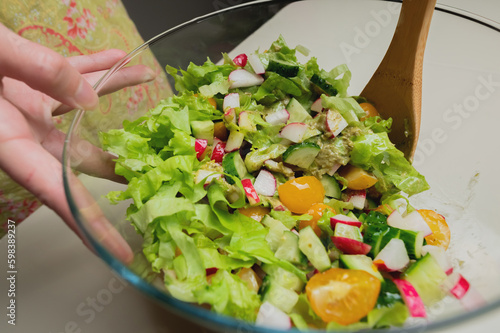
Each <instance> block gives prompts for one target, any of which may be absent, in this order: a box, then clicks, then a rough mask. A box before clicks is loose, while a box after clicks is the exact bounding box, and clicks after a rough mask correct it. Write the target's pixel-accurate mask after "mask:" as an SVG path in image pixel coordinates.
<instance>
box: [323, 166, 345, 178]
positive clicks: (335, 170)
mask: <svg viewBox="0 0 500 333" xmlns="http://www.w3.org/2000/svg"><path fill="white" fill-rule="evenodd" d="M341 166H342V165H341V164H340V163H334V164H333V165H332V167H331V168H330V170H328V171H327V172H326V173H327V174H328V175H329V176H332V177H333V175H335V172H337V170H338V169H339V168H340V167H341Z"/></svg>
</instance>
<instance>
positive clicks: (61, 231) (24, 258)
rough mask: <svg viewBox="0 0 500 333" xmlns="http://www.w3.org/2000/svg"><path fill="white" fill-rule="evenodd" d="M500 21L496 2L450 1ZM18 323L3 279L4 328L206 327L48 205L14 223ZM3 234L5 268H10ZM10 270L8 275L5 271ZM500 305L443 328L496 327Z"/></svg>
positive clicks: (0, 246) (0, 254)
mask: <svg viewBox="0 0 500 333" xmlns="http://www.w3.org/2000/svg"><path fill="white" fill-rule="evenodd" d="M438 2H439V3H443V4H448V5H452V6H456V7H459V8H463V9H467V10H469V11H471V12H474V13H477V14H480V15H483V16H485V17H488V18H491V19H494V20H497V21H500V2H499V1H498V0H482V1H470V0H446V1H444V0H443V1H438ZM16 239H17V271H18V274H17V283H16V304H17V317H16V323H17V325H16V326H12V325H9V324H7V318H6V315H5V306H6V290H7V289H8V287H7V283H6V279H5V278H4V277H2V279H0V295H1V296H0V299H1V300H2V301H1V302H0V303H1V309H2V310H0V313H1V314H2V315H1V316H0V332H8V333H10V332H22V333H29V332H40V333H61V332H65V333H66V332H72V333H77V332H80V333H85V332H89V333H90V332H92V333H101V332H144V333H154V332H179V331H183V332H186V333H187V332H208V331H207V330H205V329H203V328H200V327H198V326H195V325H194V324H190V323H188V322H186V321H184V320H182V319H180V318H178V317H175V316H174V315H172V314H169V313H168V312H166V311H164V310H163V309H162V308H161V307H160V306H158V305H157V304H155V303H154V302H152V301H151V300H149V299H148V298H147V297H146V296H144V295H143V294H141V293H140V292H138V291H137V290H135V289H134V288H132V287H130V286H127V285H125V284H124V282H121V280H120V279H119V278H118V277H116V276H115V275H114V274H113V273H112V272H111V271H110V270H109V268H108V267H107V266H106V265H105V264H104V263H103V262H102V261H101V260H100V259H98V258H96V257H95V256H94V255H92V254H91V253H90V252H89V251H88V250H87V249H86V248H85V247H84V246H83V245H82V243H81V242H80V241H79V239H78V238H77V237H76V236H75V235H74V234H72V233H71V232H70V231H69V229H68V228H67V227H66V226H65V225H64V223H63V222H62V221H61V220H60V218H59V217H57V216H56V215H55V214H54V213H53V212H51V211H50V210H48V209H47V208H45V207H43V208H41V209H39V210H38V211H37V212H36V213H34V214H33V215H32V216H31V217H29V218H28V219H27V220H26V221H24V222H23V223H22V224H21V225H20V226H19V227H18V228H17V238H16ZM6 249H7V243H6V240H5V238H4V239H2V240H1V241H0V268H1V270H2V271H4V272H6V271H7V269H6V268H5V260H4V258H6V256H7V253H6V252H7V250H6ZM4 275H6V274H4ZM499 326H500V309H499V310H496V311H493V312H490V313H488V314H486V315H483V316H481V317H478V318H476V319H474V320H471V321H469V322H467V323H461V324H460V325H459V326H454V327H450V328H447V329H443V330H440V331H439V332H443V333H451V332H453V333H469V332H474V331H475V332H495V331H498V327H499Z"/></svg>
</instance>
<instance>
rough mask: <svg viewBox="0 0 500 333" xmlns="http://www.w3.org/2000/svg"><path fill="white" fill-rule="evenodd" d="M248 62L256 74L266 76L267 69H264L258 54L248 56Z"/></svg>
mask: <svg viewBox="0 0 500 333" xmlns="http://www.w3.org/2000/svg"><path fill="white" fill-rule="evenodd" d="M248 62H249V63H250V66H251V67H252V69H253V71H254V72H255V74H259V75H261V74H264V73H265V72H266V69H265V68H264V65H263V64H262V61H260V58H259V56H258V55H256V54H251V55H249V56H248Z"/></svg>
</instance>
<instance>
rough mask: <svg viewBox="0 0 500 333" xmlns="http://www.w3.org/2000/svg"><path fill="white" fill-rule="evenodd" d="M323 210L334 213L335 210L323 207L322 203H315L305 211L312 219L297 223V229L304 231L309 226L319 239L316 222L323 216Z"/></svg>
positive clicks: (318, 229) (319, 233)
mask: <svg viewBox="0 0 500 333" xmlns="http://www.w3.org/2000/svg"><path fill="white" fill-rule="evenodd" d="M325 210H329V211H331V212H334V213H335V209H333V208H332V207H330V206H328V205H325V204H324V203H317V204H314V205H312V206H311V208H309V210H308V211H307V213H306V214H307V215H311V216H312V219H310V220H302V221H300V222H299V229H304V228H305V227H308V226H311V228H312V229H313V231H314V233H315V234H316V235H317V236H318V237H320V236H321V229H320V228H319V227H318V220H319V219H320V218H321V217H322V216H323V213H324V212H325Z"/></svg>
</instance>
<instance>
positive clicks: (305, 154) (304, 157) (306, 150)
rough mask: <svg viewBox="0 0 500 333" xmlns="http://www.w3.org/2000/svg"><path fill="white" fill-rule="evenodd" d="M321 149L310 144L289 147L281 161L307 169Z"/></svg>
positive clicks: (304, 143) (303, 143)
mask: <svg viewBox="0 0 500 333" xmlns="http://www.w3.org/2000/svg"><path fill="white" fill-rule="evenodd" d="M320 150H321V148H320V147H319V146H318V145H317V144H315V143H312V142H302V143H299V144H296V145H293V146H290V147H289V148H288V149H287V150H286V151H285V152H284V153H283V161H284V162H285V163H288V164H293V165H296V166H298V167H300V168H303V169H307V168H308V167H310V166H311V164H312V163H313V162H314V159H315V158H316V156H317V155H318V154H319V151H320Z"/></svg>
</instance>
